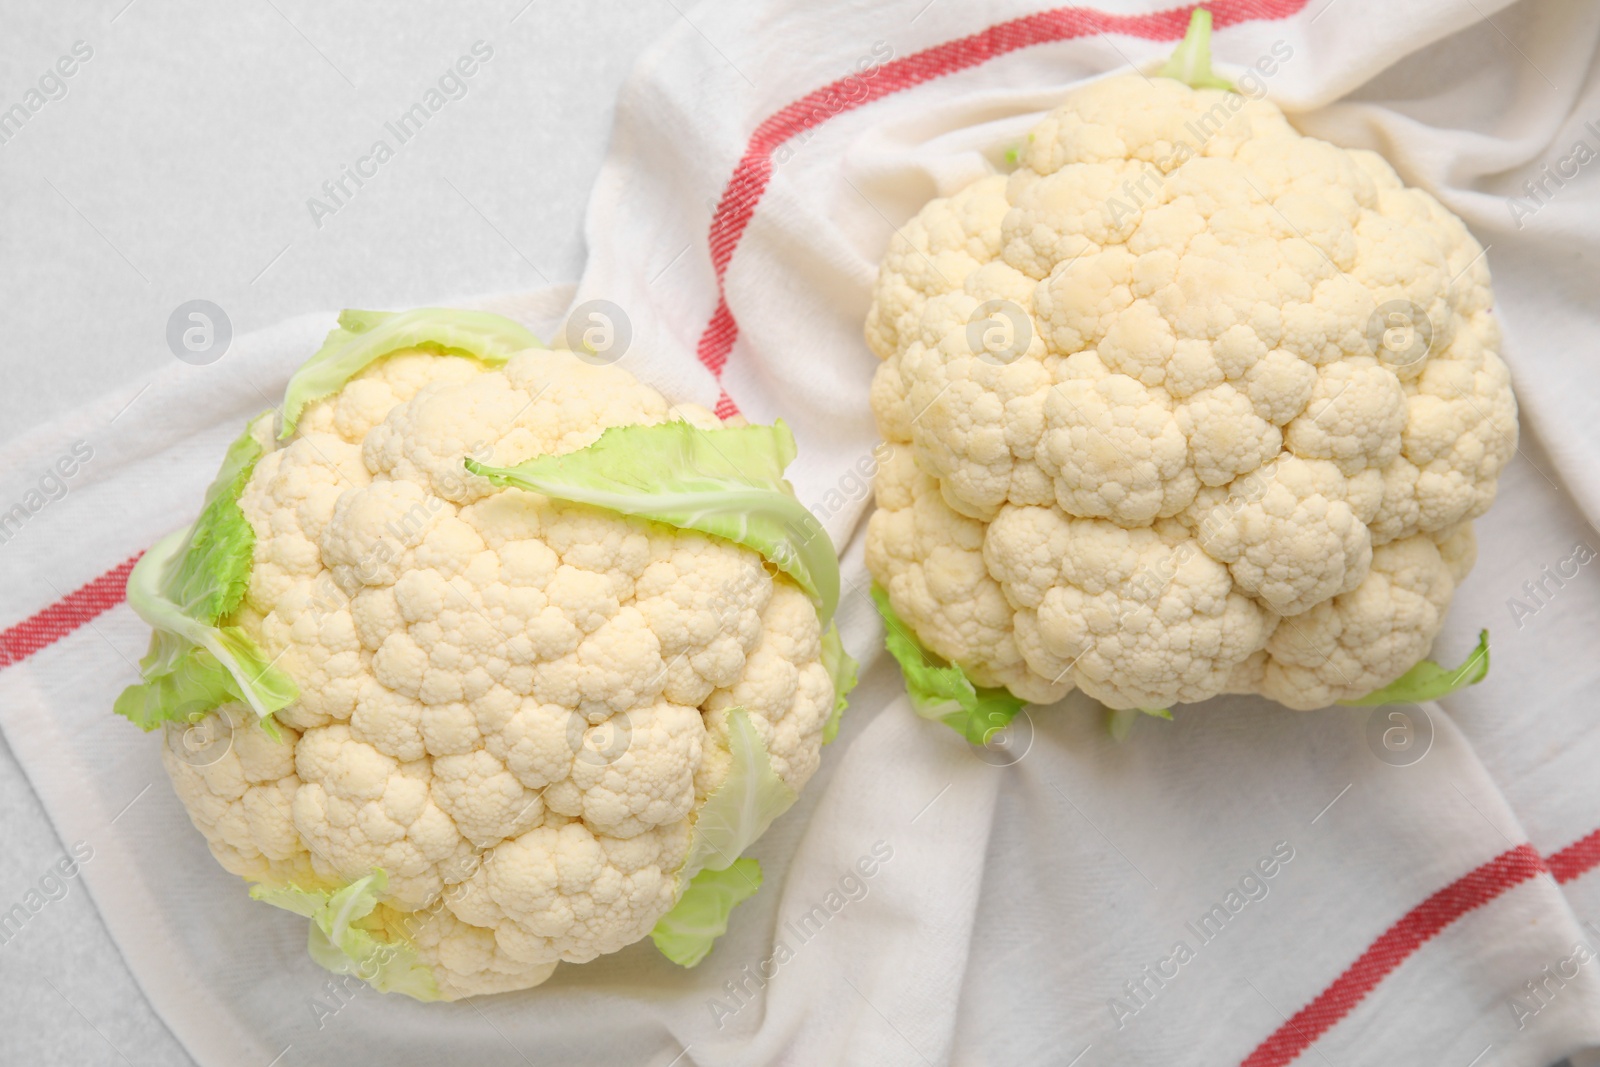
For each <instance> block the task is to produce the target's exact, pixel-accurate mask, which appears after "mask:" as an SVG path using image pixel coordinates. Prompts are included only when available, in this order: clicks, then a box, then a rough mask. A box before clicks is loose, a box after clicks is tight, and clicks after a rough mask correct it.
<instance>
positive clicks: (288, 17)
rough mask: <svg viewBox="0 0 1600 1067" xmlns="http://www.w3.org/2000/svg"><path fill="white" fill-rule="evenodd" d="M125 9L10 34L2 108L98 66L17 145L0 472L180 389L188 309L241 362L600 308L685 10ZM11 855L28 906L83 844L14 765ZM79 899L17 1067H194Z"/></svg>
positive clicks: (256, 2)
mask: <svg viewBox="0 0 1600 1067" xmlns="http://www.w3.org/2000/svg"><path fill="white" fill-rule="evenodd" d="M124 3H125V0H110V2H105V3H93V4H71V5H68V4H62V3H53V2H50V0H7V2H6V4H5V6H4V12H3V15H0V109H4V108H7V107H9V106H11V105H12V104H14V103H17V102H19V101H20V100H21V99H22V96H23V94H24V93H25V92H26V91H27V90H28V89H29V88H30V87H32V86H33V85H35V84H36V83H37V80H38V78H39V76H40V75H41V74H43V73H45V72H46V71H47V70H49V69H51V68H52V66H53V64H54V63H55V62H56V60H57V58H58V57H59V56H61V55H63V54H67V53H69V52H70V50H71V48H72V45H73V43H74V42H76V41H80V40H81V41H83V42H85V43H86V44H87V45H88V46H89V47H91V48H92V49H93V50H94V55H93V58H91V59H90V60H88V61H87V62H86V63H83V64H82V65H81V66H80V67H79V69H78V70H77V72H76V73H75V74H74V75H73V76H72V77H71V78H70V79H68V80H67V82H66V84H67V95H66V96H65V97H62V98H61V99H57V100H52V101H50V102H49V103H47V104H46V105H45V106H44V107H43V108H41V109H40V110H39V112H38V113H37V114H36V115H34V116H33V118H32V119H31V120H30V121H29V122H28V123H27V125H26V126H25V127H24V128H23V129H22V131H21V132H20V133H19V134H17V135H15V136H13V137H12V138H11V139H10V140H9V141H8V142H6V143H4V144H0V282H3V283H4V290H3V292H4V295H3V297H0V308H3V309H4V320H3V322H4V342H3V347H0V445H3V444H4V443H5V442H7V441H10V440H13V439H14V438H15V437H17V436H18V435H19V434H20V433H22V432H24V431H26V430H28V429H30V428H32V427H34V426H37V425H40V424H43V423H46V422H48V421H50V420H51V419H53V418H54V417H56V416H57V415H59V414H61V413H62V412H64V411H66V410H68V409H70V408H71V407H73V406H75V405H77V404H80V403H82V402H84V401H85V400H87V399H89V398H91V397H95V396H98V395H100V394H101V393H104V392H107V391H109V390H111V389H113V388H116V387H119V386H124V385H126V384H127V383H130V382H138V381H140V380H141V379H143V378H148V377H149V376H150V375H151V373H153V372H154V371H155V370H156V369H158V368H165V367H167V366H170V365H171V364H172V363H173V362H175V360H174V357H173V355H172V353H171V352H170V351H169V350H168V348H167V344H166V323H167V318H168V316H169V315H170V314H171V312H172V310H173V309H174V308H175V307H177V306H178V305H179V304H182V303H184V302H185V301H188V300H192V299H197V298H203V299H207V300H211V301H213V302H215V303H216V304H218V305H220V306H221V307H222V308H223V309H224V310H225V311H226V312H227V314H228V316H229V318H230V320H231V322H232V326H233V331H234V334H235V336H237V335H239V334H242V333H245V332H248V331H250V330H255V329H259V328H261V327H263V326H268V325H270V324H272V323H274V322H276V321H278V320H280V319H283V318H287V317H289V316H292V315H297V314H300V313H302V312H307V311H318V310H325V309H329V308H336V307H342V306H352V307H363V306H375V307H405V306H408V305H413V304H418V303H423V302H427V301H434V300H439V299H441V298H443V297H447V296H449V295H451V294H457V293H477V292H492V291H500V290H513V289H532V288H536V287H538V286H540V285H542V284H544V283H545V282H546V281H550V282H567V281H576V280H577V278H578V275H579V273H580V272H581V270H582V267H583V262H584V247H583V239H582V225H583V210H584V205H585V204H586V203H587V201H588V196H589V186H590V184H591V182H592V181H593V178H594V175H595V172H596V171H597V170H598V169H599V166H600V161H601V158H602V157H603V155H604V154H605V149H606V142H607V136H608V132H609V130H610V127H611V114H612V108H613V104H614V102H615V98H616V94H617V90H618V88H619V87H620V86H621V84H622V81H623V79H624V78H625V77H626V76H627V74H628V71H629V69H630V68H631V67H632V65H633V63H634V60H635V59H636V58H637V56H638V53H639V52H640V50H641V49H643V48H644V47H645V46H646V45H647V44H649V43H650V42H651V41H652V40H654V39H655V38H656V37H657V36H659V35H660V34H661V33H662V32H664V31H665V30H666V29H667V28H669V27H670V26H671V25H672V24H673V23H674V22H676V21H677V20H678V19H679V17H680V16H679V15H678V14H677V12H676V10H675V8H674V7H673V6H672V4H671V2H670V0H635V2H632V3H629V2H626V0H581V2H578V0H533V2H532V3H528V4H526V6H524V4H525V0H503V2H498V3H487V2H484V3H460V2H452V3H444V2H440V0H429V2H417V0H406V3H404V4H398V3H382V4H380V3H359V4H357V3H342V4H339V5H322V4H317V3H312V2H308V0H242V2H238V3H225V4H224V3H215V2H212V3H202V2H199V0H186V2H185V0H134V3H132V4H131V5H129V6H127V7H123V4H124ZM479 40H482V41H484V42H487V43H488V44H489V45H490V46H491V47H492V48H493V49H494V54H493V58H492V59H491V60H489V61H488V62H487V63H486V64H484V65H482V67H481V68H480V69H479V71H478V73H476V74H475V75H474V76H473V77H472V78H470V79H468V80H467V86H468V92H467V95H466V96H465V97H463V98H461V99H458V100H453V101H452V102H450V103H449V104H448V105H447V106H445V107H444V108H443V109H442V110H441V111H440V112H439V113H438V114H437V115H435V116H434V117H433V118H432V119H431V120H430V121H429V123H428V125H427V127H426V128H425V129H424V130H423V132H422V133H421V134H420V135H418V136H417V137H416V138H414V139H413V140H411V141H410V142H409V143H407V144H405V145H404V146H401V148H400V149H399V151H398V152H397V154H396V155H395V157H394V158H393V159H391V160H389V161H388V162H387V163H386V164H384V165H383V166H382V167H381V168H380V169H379V172H378V174H377V176H376V177H375V178H373V179H371V180H369V181H367V183H366V184H365V186H363V187H362V188H361V189H360V190H359V191H358V192H357V195H355V196H354V197H352V198H350V200H349V201H348V203H347V204H346V205H345V206H344V207H342V208H341V209H340V210H339V211H338V212H337V213H336V214H335V215H334V216H332V217H324V218H323V219H322V220H321V221H322V225H321V227H320V228H319V227H317V226H316V225H314V223H313V221H312V217H311V213H310V211H309V210H308V208H307V206H306V200H307V198H309V197H311V196H313V195H321V194H320V186H321V184H322V183H323V182H324V181H326V180H328V179H330V178H333V177H336V176H337V175H338V174H339V172H340V169H341V167H342V166H343V165H346V164H354V163H355V161H356V159H357V157H359V156H361V155H364V154H366V152H367V151H368V149H369V147H370V145H371V143H372V141H373V140H374V139H375V138H377V137H380V136H382V137H385V138H386V139H388V140H389V141H390V143H391V145H392V144H393V143H394V140H395V139H394V138H393V137H392V136H390V135H388V134H386V132H385V131H384V129H383V125H384V123H385V122H386V121H389V120H391V119H394V118H395V117H397V116H398V114H399V113H400V112H402V111H404V110H405V109H406V108H407V107H409V106H410V105H411V104H412V103H413V102H415V101H416V100H417V99H418V98H419V97H420V96H421V94H422V93H423V92H424V90H425V89H426V88H427V87H428V86H430V85H432V84H434V83H435V82H436V80H437V79H438V77H439V75H440V74H442V73H443V72H444V71H445V69H446V68H447V67H448V66H449V65H451V64H452V63H454V61H455V60H456V58H457V57H458V56H460V55H462V54H465V53H467V52H468V51H469V49H470V48H471V46H472V44H473V43H474V42H475V41H479ZM452 185H453V186H454V189H452ZM223 358H224V360H225V359H226V356H224V357H223ZM211 369H212V368H209V367H195V368H194V369H193V373H195V374H197V375H199V374H205V373H207V371H208V370H211ZM136 403H137V401H136ZM108 518H109V517H108ZM5 547H6V546H5V545H0V573H3V574H4V580H5V581H8V582H16V581H22V582H27V581H41V580H43V576H34V575H27V574H19V573H13V570H12V569H10V568H5V567H4V564H5V559H4V554H5ZM47 599H53V598H51V597H48V596H47V595H46V596H44V597H42V598H41V602H43V601H44V600H47ZM0 842H3V843H4V847H3V848H0V899H4V900H6V901H7V902H10V901H11V900H13V899H16V898H20V896H21V895H22V894H23V893H24V892H25V891H26V890H27V888H28V887H30V886H32V885H34V884H35V883H37V881H38V879H39V878H40V876H41V875H42V874H43V873H44V872H45V871H46V870H47V869H48V868H49V867H50V866H51V865H52V864H53V863H54V862H55V861H56V860H57V859H58V858H59V857H60V856H61V855H62V852H63V849H64V846H65V845H66V844H68V843H67V842H62V841H60V840H59V839H58V838H57V836H56V833H55V831H54V830H53V828H52V827H51V825H50V823H49V822H48V821H47V819H46V818H45V815H44V811H43V809H42V808H41V807H40V805H39V801H38V799H37V797H36V796H35V794H34V792H33V789H32V787H31V786H30V785H29V784H28V781H27V779H26V778H25V777H24V775H23V774H22V772H21V770H20V769H19V768H18V766H17V763H16V761H15V759H14V758H13V756H12V754H11V752H10V750H9V749H8V748H7V747H6V745H5V742H4V741H3V740H0ZM91 862H92V861H91ZM71 886H72V887H71V890H70V892H69V894H68V896H67V897H66V898H65V899H63V900H62V901H60V902H58V903H54V904H51V905H50V906H49V907H48V908H46V909H45V910H44V911H43V912H41V913H40V914H39V915H38V916H37V917H36V918H35V919H34V920H33V921H32V922H30V923H29V924H28V926H27V927H26V928H25V929H24V930H23V931H22V933H21V934H20V935H19V936H18V937H16V938H14V939H13V940H12V941H10V942H9V943H7V944H4V945H0V1004H4V1005H5V1009H4V1012H3V1017H4V1020H5V1022H4V1024H3V1025H0V1062H3V1063H7V1064H20V1063H36V1064H73V1065H89V1064H102V1063H103V1064H125V1063H126V1062H127V1061H131V1062H132V1063H134V1064H138V1065H140V1067H143V1065H146V1064H161V1065H167V1064H184V1065H187V1064H190V1063H191V1062H192V1061H191V1060H190V1058H189V1057H188V1055H187V1054H185V1052H184V1050H183V1048H182V1046H180V1045H179V1044H178V1043H177V1041H175V1040H174V1039H173V1037H172V1035H171V1034H170V1033H169V1032H168V1031H167V1029H166V1027H165V1026H164V1025H163V1024H162V1023H161V1021H160V1020H159V1019H158V1018H157V1017H156V1016H155V1014H154V1013H153V1012H152V1011H151V1010H150V1008H149V1006H148V1005H147V1004H146V1002H145V999H144V997H143V996H142V995H141V993H140V992H139V989H138V987H137V986H136V985H134V983H133V981H132V979H131V978H130V976H129V974H128V971H127V968H126V967H125V965H124V964H123V962H122V958H121V956H120V955H119V954H118V952H117V950H116V948H115V946H114V945H113V944H112V942H111V940H110V938H109V937H108V936H107V934H106V931H105V928H104V926H103V925H102V924H101V922H100V919H99V917H98V915H97V914H96V912H95V909H94V906H93V904H92V903H91V902H90V901H89V898H88V895H87V894H86V893H85V892H84V891H83V888H82V886H81V885H78V884H76V883H71ZM113 1046H115V1047H113ZM119 1050H120V1051H119ZM124 1056H125V1057H126V1058H127V1061H125V1060H124V1059H123V1057H124ZM250 1067H255V1065H250ZM260 1067H265V1065H260Z"/></svg>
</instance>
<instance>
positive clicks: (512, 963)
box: [164, 223, 981, 998]
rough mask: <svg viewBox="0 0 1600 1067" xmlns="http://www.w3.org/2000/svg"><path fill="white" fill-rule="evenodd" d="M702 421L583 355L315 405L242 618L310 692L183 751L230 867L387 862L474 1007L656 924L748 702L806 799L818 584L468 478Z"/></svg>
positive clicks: (822, 706)
mask: <svg viewBox="0 0 1600 1067" xmlns="http://www.w3.org/2000/svg"><path fill="white" fill-rule="evenodd" d="M973 225H974V226H975V227H977V228H980V229H981V226H979V225H978V224H977V223H974V224H973ZM941 239H943V238H941ZM678 417H682V418H685V419H687V420H689V421H690V422H691V423H693V424H694V425H697V426H702V427H705V428H708V429H709V428H715V427H718V426H721V425H722V423H721V422H720V421H719V420H718V419H717V418H716V417H715V416H714V415H712V414H710V413H709V412H706V411H704V410H702V409H697V408H693V407H678V408H675V407H673V406H671V405H669V404H668V403H667V402H666V400H665V399H663V398H662V397H661V395H660V394H659V393H657V392H656V391H655V390H653V389H651V388H649V387H647V386H645V385H643V384H641V383H640V382H638V381H636V380H635V379H634V378H633V377H632V376H631V375H629V374H627V373H626V372H625V371H622V370H621V369H619V368H616V367H596V366H592V365H590V364H589V363H586V362H585V361H583V360H582V359H579V358H578V357H577V356H574V355H573V354H571V353H568V352H557V351H532V352H527V353H523V354H520V355H517V356H514V357H512V358H511V360H510V361H509V362H508V363H506V364H505V365H504V366H503V367H500V368H490V367H488V366H486V365H484V364H482V363H479V362H477V361H476V360H472V359H467V358H463V357H456V356H442V355H439V354H436V353H432V352H423V351H402V352H400V353H396V354H393V355H390V356H388V357H385V358H384V359H381V360H379V361H378V362H376V363H374V364H372V365H371V366H369V367H367V368H366V369H365V370H364V371H362V372H361V373H360V374H359V375H358V376H357V377H355V378H354V379H353V380H352V381H350V382H349V383H348V384H347V385H346V386H345V387H344V388H343V389H342V390H341V391H340V392H338V393H336V394H334V395H333V396H330V397H327V398H324V399H321V400H317V401H315V402H313V403H311V404H310V405H308V406H307V407H306V409H305V411H304V412H303V413H302V416H301V419H300V423H299V426H298V430H297V432H296V434H295V436H294V437H293V438H292V439H291V440H290V441H289V442H288V443H287V444H285V445H282V446H280V447H277V448H275V449H273V450H271V451H269V452H268V453H267V454H266V455H265V456H264V457H263V458H262V459H261V460H260V461H259V462H258V463H257V464H256V467H255V470H254V471H253V472H252V475H251V477H250V480H249V482H248V483H247V485H246V487H245V489H244V491H243V492H242V493H241V494H240V498H239V504H240V508H241V510H242V511H243V513H244V516H245V518H246V520H247V521H248V522H249V524H250V527H251V529H252V530H253V531H254V533H255V537H256V540H255V549H254V569H253V572H252V575H251V580H250V584H249V589H248V591H247V594H246V598H245V602H244V604H243V605H242V606H241V607H240V609H239V610H238V611H237V612H236V613H235V615H234V616H233V618H232V619H230V620H229V621H230V622H231V623H232V624H235V625H239V626H242V627H244V628H245V630H246V632H248V633H249V634H250V635H251V636H252V637H253V638H254V639H255V640H256V642H257V643H258V644H259V645H260V646H261V648H262V649H263V650H264V652H265V653H266V656H267V658H268V659H269V660H271V661H273V662H274V664H275V665H276V666H277V667H278V668H280V669H282V670H283V671H284V672H285V673H287V674H288V675H289V676H290V677H291V678H293V679H294V680H295V681H296V683H297V685H298V688H299V691H300V695H299V698H298V699H297V700H296V701H295V702H294V703H292V704H291V705H290V706H289V707H287V708H285V709H283V710H282V711H281V712H279V713H277V714H276V716H275V720H276V722H277V724H278V725H277V730H278V732H279V739H277V740H275V739H274V738H273V737H271V736H269V735H268V734H267V733H266V732H265V731H264V730H263V729H262V727H261V726H260V725H259V724H258V723H257V722H256V719H255V716H254V714H253V713H251V712H249V711H248V710H247V709H244V708H242V707H238V706H228V707H225V708H223V709H222V710H220V711H218V712H217V713H216V714H215V715H213V716H212V718H211V719H208V720H206V722H207V723H211V724H224V723H225V724H227V725H228V727H229V732H227V733H225V734H224V735H223V738H222V741H221V743H220V746H213V747H214V752H213V751H210V750H208V752H207V753H201V754H190V753H187V752H186V751H185V750H184V749H182V748H181V747H175V746H173V745H169V746H168V750H167V751H166V753H165V755H164V760H165V763H166V765H167V769H168V772H169V773H170V775H171V776H172V778H173V781H174V783H175V784H176V786H177V791H178V794H179V796H180V797H181V798H182V800H183V802H184V805H185V807H186V808H187V809H188V810H189V812H190V815H191V817H192V819H193V820H194V822H195V824H196V826H198V827H199V828H200V829H201V831H202V832H203V833H204V834H205V837H206V839H207V841H208V843H209V844H210V846H211V849H212V851H213V853H214V854H215V855H216V856H217V858H218V860H219V861H220V862H221V863H222V864H223V865H224V866H225V867H226V868H227V869H228V870H230V871H233V872H234V873H236V874H239V875H241V876H243V877H245V878H248V879H250V880H252V881H260V882H266V883H269V884H272V885H277V886H282V885H286V884H293V885H295V886H298V887H300V888H302V889H331V888H333V887H336V886H339V885H341V884H345V883H348V882H350V881H352V880H353V879H356V878H360V877H362V876H364V875H366V874H368V873H369V872H371V871H373V870H374V869H382V870H383V871H384V872H385V873H386V875H387V889H386V891H384V893H383V895H382V897H381V899H380V903H379V905H378V908H377V909H376V911H375V912H374V913H373V915H372V916H371V917H369V919H367V920H364V923H365V924H366V928H369V929H371V930H375V931H377V932H378V933H379V934H380V935H382V936H387V937H391V938H396V939H403V940H405V941H407V942H409V943H410V944H411V946H412V947H413V948H414V949H415V951H416V953H417V955H418V958H419V959H420V961H421V962H422V963H423V964H424V965H425V966H427V967H429V968H430V969H431V971H432V972H433V974H434V976H435V977H436V978H437V980H438V985H439V987H440V991H441V993H442V994H443V995H445V996H446V997H451V998H454V997H458V996H469V995H475V994H479V993H489V992H500V991H504V990H510V989H521V988H526V987H527V986H531V985H536V984H538V983H539V982H541V981H543V980H544V979H545V978H546V977H548V976H549V974H550V973H551V971H552V969H553V968H554V967H555V965H556V963H557V962H558V961H560V960H568V961H572V962H582V961H585V960H589V959H592V958H594V957H595V956H597V955H599V954H601V953H605V952H612V951H615V950H616V949H618V948H621V947H622V946H624V945H627V944H630V943H631V942H633V941H636V940H638V939H639V938H640V937H642V936H644V935H645V934H646V933H648V932H649V930H650V929H651V928H652V927H653V926H654V925H655V923H656V921H657V920H658V919H660V918H661V916H662V915H663V914H664V913H665V912H667V911H668V910H669V909H670V908H671V907H672V906H673V904H674V903H675V902H676V900H677V898H678V893H679V891H680V889H681V886H680V885H679V881H678V872H679V870H680V868H681V867H682V866H683V863H684V860H685V858H686V856H687V855H688V851H689V843H690V832H691V827H692V825H693V823H694V819H695V815H696V812H697V810H698V808H699V806H700V805H701V804H703V803H704V802H705V800H706V798H707V796H708V795H709V794H710V793H711V792H712V791H714V790H715V789H716V788H717V786H719V785H720V784H721V782H722V781H723V779H724V778H725V777H726V775H727V773H728V768H729V766H730V764H731V760H732V757H731V754H730V752H729V740H728V732H727V716H728V712H729V710H730V709H732V708H734V707H743V708H745V709H746V711H747V712H748V715H749V718H750V722H751V724H752V725H753V726H754V728H755V729H756V731H757V732H758V733H759V735H760V737H761V738H762V740H763V742H764V743H765V744H766V746H767V749H768V752H769V755H770V758H771V762H772V766H773V769H774V771H775V772H776V773H777V774H778V775H779V776H780V777H781V778H782V779H783V781H784V782H785V783H786V784H788V785H789V786H790V787H791V788H792V789H794V790H796V791H798V790H799V789H800V788H801V787H803V786H804V785H805V783H806V781H807V779H809V778H810V777H811V775H812V773H813V772H814V771H815V770H816V767H817V763H818V757H819V749H820V746H821V743H822V736H821V735H822V729H823V725H824V723H825V722H826V720H827V718H828V715H829V713H830V712H831V710H832V708H833V703H834V692H833V683H832V680H831V678H830V676H829V674H828V671H827V669H826V667H824V666H823V664H822V650H821V630H820V624H819V621H818V618H817V611H816V608H815V606H814V605H813V603H812V602H811V600H810V599H809V598H808V597H807V596H806V595H805V594H804V593H803V592H802V591H801V590H800V589H799V587H797V586H796V585H795V584H794V583H793V582H792V581H791V580H790V579H789V578H788V577H787V576H786V575H783V574H781V573H777V572H775V571H774V570H773V569H770V568H769V567H768V565H767V564H766V563H765V561H764V560H763V559H762V557H761V556H760V555H759V554H757V553H756V552H754V551H753V550H751V549H748V548H745V547H743V546H740V545H738V544H735V543H733V542H730V541H726V540H722V539H719V538H714V537H710V536H708V535H704V534H700V533H695V532H693V531H686V530H679V529H676V528H673V527H668V526H662V525H657V524H654V523H651V522H648V521H645V520H642V519H635V518H629V517H625V516H622V515H619V514H616V513H613V512H609V511H604V510H600V509H597V508H592V507H587V506H584V505H578V504H569V503H562V502H558V501H554V500H551V499H548V498H546V497H544V496H541V495H538V494H535V493H528V492H523V491H521V490H516V489H505V490H496V489H493V488H492V487H491V486H490V485H489V483H488V482H487V481H486V480H485V479H483V478H480V477H477V476H475V475H471V474H469V473H468V472H467V471H466V470H465V469H464V466H463V463H462V460H463V458H464V457H465V456H468V455H471V456H474V457H476V458H478V459H480V460H483V461H485V462H489V461H492V462H493V463H494V464H496V465H512V464H516V463H518V462H521V461H523V460H525V459H527V458H529V457H531V456H533V455H536V454H545V453H561V452H566V451H571V450H573V449H577V448H582V447H584V446H586V445H589V444H591V443H592V442H593V441H594V440H595V439H596V438H597V437H598V436H599V435H600V434H601V432H602V431H603V430H604V429H605V428H606V427H609V426H618V425H634V424H649V423H659V422H662V421H664V420H666V419H670V418H678ZM210 728H211V727H208V729H210ZM216 728H221V727H220V726H217V727H216Z"/></svg>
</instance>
